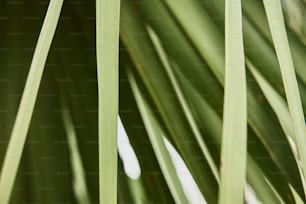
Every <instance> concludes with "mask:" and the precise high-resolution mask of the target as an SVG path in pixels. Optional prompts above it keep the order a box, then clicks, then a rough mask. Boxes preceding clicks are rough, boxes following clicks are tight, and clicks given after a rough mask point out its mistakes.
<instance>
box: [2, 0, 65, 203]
mask: <svg viewBox="0 0 306 204" xmlns="http://www.w3.org/2000/svg"><path fill="white" fill-rule="evenodd" d="M62 4H63V0H51V1H50V4H49V7H48V11H47V14H46V18H45V20H44V23H43V26H42V29H41V33H40V35H39V39H38V42H37V46H36V49H35V52H34V56H33V59H32V63H31V67H30V72H29V75H28V78H27V81H26V84H25V88H24V92H23V95H22V98H21V102H20V106H19V110H18V113H17V117H16V120H15V123H14V127H13V130H12V134H11V139H10V142H9V146H8V149H7V152H6V156H5V160H4V164H3V167H2V171H1V177H0V203H3V204H7V203H8V202H9V199H10V196H11V193H12V189H13V185H14V181H15V178H16V174H17V170H18V166H19V163H20V159H21V156H22V151H23V148H24V144H25V141H26V136H27V133H28V129H29V125H30V122H31V118H32V115H33V112H34V106H35V102H36V98H37V93H38V90H39V86H40V82H41V78H42V75H43V71H44V67H45V63H46V59H47V56H48V52H49V49H50V46H51V42H52V39H53V36H54V33H55V30H56V26H57V23H58V19H59V15H60V12H61V8H62Z"/></svg>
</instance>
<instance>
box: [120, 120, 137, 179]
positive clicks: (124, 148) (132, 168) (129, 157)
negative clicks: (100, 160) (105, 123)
mask: <svg viewBox="0 0 306 204" xmlns="http://www.w3.org/2000/svg"><path fill="white" fill-rule="evenodd" d="M117 134H118V152H119V156H120V158H121V160H122V161H123V167H124V171H125V173H126V175H127V176H128V177H130V178H131V179H138V178H139V177H140V174H141V170H140V165H139V162H138V159H137V157H136V154H135V152H134V149H133V147H132V146H131V144H130V140H129V138H128V136H127V134H126V131H125V129H124V127H123V124H122V122H121V119H120V117H118V133H117Z"/></svg>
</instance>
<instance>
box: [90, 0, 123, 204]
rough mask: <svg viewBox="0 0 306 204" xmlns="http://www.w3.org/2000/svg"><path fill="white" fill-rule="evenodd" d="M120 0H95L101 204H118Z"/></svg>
mask: <svg viewBox="0 0 306 204" xmlns="http://www.w3.org/2000/svg"><path fill="white" fill-rule="evenodd" d="M119 11H120V0H97V1H96V30H97V36H96V37H97V42H96V47H97V66H98V93H99V99H98V100H99V182H100V183H99V187H100V203H108V204H115V203H117V160H118V159H117V117H118V77H119V76H118V73H119V72H118V60H119V57H118V53H119Z"/></svg>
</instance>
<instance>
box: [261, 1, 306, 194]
mask: <svg viewBox="0 0 306 204" xmlns="http://www.w3.org/2000/svg"><path fill="white" fill-rule="evenodd" d="M264 6H265V9H266V13H267V17H268V22H269V26H270V30H271V33H272V38H273V42H274V46H275V51H276V54H277V57H278V61H279V64H280V69H281V73H282V78H283V82H284V86H285V92H286V97H287V101H288V106H289V112H290V116H291V121H292V126H293V130H294V133H295V140H296V143H297V150H298V154H299V157H300V160H301V163H302V164H301V168H302V175H303V177H302V181H303V184H304V182H305V179H306V176H305V175H306V127H305V118H304V113H303V107H302V103H301V100H300V93H299V89H298V84H297V79H296V76H295V71H294V65H293V61H292V57H291V53H290V48H289V43H288V39H287V33H286V29H285V23H284V18H283V13H282V8H281V3H280V1H279V0H273V1H266V0H264ZM304 193H305V194H306V186H305V184H304Z"/></svg>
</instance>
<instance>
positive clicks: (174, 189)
mask: <svg viewBox="0 0 306 204" xmlns="http://www.w3.org/2000/svg"><path fill="white" fill-rule="evenodd" d="M128 77H129V80H130V83H131V86H132V90H133V93H134V96H135V99H136V102H137V104H138V108H139V110H140V114H141V116H142V118H143V121H144V124H145V127H146V129H147V131H148V135H149V138H150V141H151V143H152V146H153V149H154V152H155V154H156V157H157V160H158V162H159V164H160V167H161V169H162V172H163V174H164V176H165V179H166V181H167V183H168V186H169V188H170V191H171V193H172V195H173V197H174V200H175V202H176V203H180V204H184V203H187V198H186V197H185V194H184V191H183V188H182V186H181V183H180V181H179V178H178V176H177V174H176V170H175V167H174V165H173V163H172V160H171V157H170V154H169V152H168V150H167V148H166V145H165V143H164V140H163V135H162V133H163V132H162V130H161V128H160V127H159V125H158V123H157V121H156V119H155V118H154V116H153V114H152V112H150V109H149V107H148V105H147V103H146V102H145V100H144V98H143V97H142V96H141V93H140V90H139V88H138V87H137V84H136V81H135V78H134V77H133V75H132V73H131V72H130V71H128Z"/></svg>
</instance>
